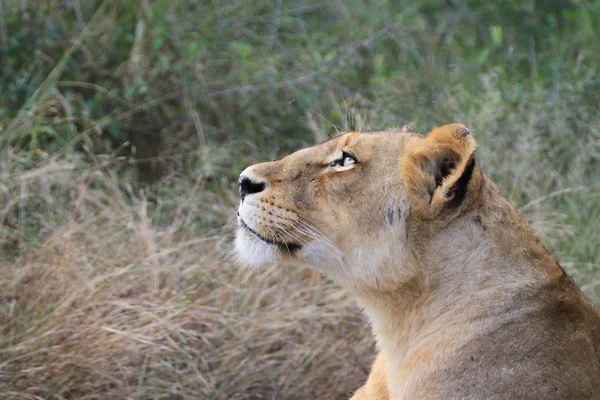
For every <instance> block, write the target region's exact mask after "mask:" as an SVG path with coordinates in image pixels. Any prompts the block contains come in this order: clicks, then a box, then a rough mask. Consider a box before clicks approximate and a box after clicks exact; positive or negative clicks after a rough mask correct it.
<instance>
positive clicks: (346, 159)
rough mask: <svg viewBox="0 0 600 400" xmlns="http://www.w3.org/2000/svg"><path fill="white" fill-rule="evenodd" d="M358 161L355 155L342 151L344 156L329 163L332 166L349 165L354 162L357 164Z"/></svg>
mask: <svg viewBox="0 0 600 400" xmlns="http://www.w3.org/2000/svg"><path fill="white" fill-rule="evenodd" d="M357 162H358V161H356V158H354V156H353V155H352V154H349V153H346V152H345V151H343V152H342V156H341V157H340V158H338V159H336V160H333V161H332V162H330V163H329V165H330V166H331V167H335V166H337V167H348V166H350V165H352V164H356V163H357Z"/></svg>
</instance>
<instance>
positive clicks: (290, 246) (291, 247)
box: [238, 214, 302, 253]
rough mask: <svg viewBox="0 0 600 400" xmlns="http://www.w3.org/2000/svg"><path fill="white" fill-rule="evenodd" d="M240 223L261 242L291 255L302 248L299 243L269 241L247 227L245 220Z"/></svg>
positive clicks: (241, 219)
mask: <svg viewBox="0 0 600 400" xmlns="http://www.w3.org/2000/svg"><path fill="white" fill-rule="evenodd" d="M238 215H239V214H238ZM239 221H240V223H241V225H242V226H243V227H244V228H246V229H247V230H248V231H250V232H251V233H252V234H254V236H256V237H257V238H259V239H260V240H262V241H263V242H265V243H268V244H272V245H275V246H277V247H279V248H280V249H281V250H285V251H288V252H290V253H291V252H293V251H296V250H298V249H300V248H301V247H302V245H300V244H298V243H291V242H279V241H276V240H271V239H268V238H266V237H264V236H262V235H261V234H260V233H258V232H256V231H255V230H254V229H252V228H250V227H249V226H248V225H246V222H244V219H243V218H239Z"/></svg>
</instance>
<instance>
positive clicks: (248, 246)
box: [235, 227, 281, 268]
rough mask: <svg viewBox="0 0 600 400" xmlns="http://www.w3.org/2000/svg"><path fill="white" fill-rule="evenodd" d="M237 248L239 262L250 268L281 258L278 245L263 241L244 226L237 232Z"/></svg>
mask: <svg viewBox="0 0 600 400" xmlns="http://www.w3.org/2000/svg"><path fill="white" fill-rule="evenodd" d="M235 250H236V252H237V256H238V260H239V262H240V263H241V264H242V265H244V266H247V267H249V268H257V267H260V266H262V265H264V264H269V263H273V262H277V261H279V260H280V259H281V257H280V255H279V249H278V248H277V246H276V245H273V244H269V243H266V242H264V241H262V240H261V239H259V238H258V237H256V236H255V235H253V234H252V233H251V232H250V231H248V230H247V229H246V228H244V227H239V228H238V230H237V232H236V235H235Z"/></svg>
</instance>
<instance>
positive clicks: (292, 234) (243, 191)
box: [236, 124, 600, 400]
mask: <svg viewBox="0 0 600 400" xmlns="http://www.w3.org/2000/svg"><path fill="white" fill-rule="evenodd" d="M239 192H240V196H241V198H242V200H241V204H240V206H239V210H238V222H239V229H238V231H237V236H236V248H237V251H238V253H239V256H240V258H241V260H242V261H243V262H245V263H246V264H248V265H250V266H258V265H260V264H262V263H265V262H271V261H277V260H284V259H291V260H295V261H296V262H300V263H303V264H305V265H307V266H309V267H310V268H313V269H315V270H317V271H320V272H324V273H327V274H329V275H331V276H332V277H333V278H334V279H335V280H337V281H338V282H339V283H340V284H342V285H343V286H345V287H346V288H347V289H348V290H349V291H350V292H352V293H353V294H354V295H355V296H356V297H357V299H358V301H359V303H360V304H361V305H362V307H363V308H364V310H365V313H366V314H367V316H368V317H369V319H370V322H371V325H372V328H373V331H374V332H375V335H376V338H377V342H378V345H379V349H380V353H379V356H378V357H377V360H376V361H375V364H374V366H373V369H372V371H371V374H370V376H369V378H368V380H367V382H366V384H365V385H364V386H363V387H362V388H360V389H359V390H358V391H357V392H356V393H355V395H354V397H353V399H371V400H375V399H377V400H383V399H411V400H413V399H546V400H547V399H600V313H599V312H598V311H597V310H596V309H595V308H594V306H593V305H592V304H591V303H590V302H589V301H588V300H587V299H586V298H585V297H584V296H583V294H582V293H581V292H580V291H579V289H578V288H577V287H576V285H575V284H574V283H573V281H572V280H571V278H570V277H569V276H567V275H566V274H565V272H564V271H563V269H562V268H561V267H560V266H559V265H558V264H557V263H556V261H555V260H554V259H553V258H552V257H551V256H550V255H549V254H548V253H547V252H546V250H545V249H544V247H543V246H542V245H541V244H540V242H539V240H538V238H537V237H536V235H535V233H534V232H533V231H532V230H531V228H530V227H529V226H528V225H527V223H526V222H525V221H524V220H523V219H522V218H521V217H520V216H519V215H518V214H517V212H516V211H515V209H514V208H513V207H512V206H511V205H510V204H509V203H508V202H507V201H506V200H505V199H504V198H503V197H502V196H501V195H500V194H499V192H498V189H497V188H496V186H494V184H493V183H492V182H491V181H490V180H489V178H488V177H487V176H486V175H485V174H484V173H483V172H482V170H481V169H480V167H479V166H478V164H477V161H476V159H475V140H474V138H473V135H472V134H471V132H470V131H469V130H468V129H467V128H466V127H465V126H463V125H460V124H451V125H446V126H442V127H439V128H437V129H434V130H433V131H432V132H431V133H430V134H429V135H428V136H422V135H420V134H416V133H413V132H411V131H410V129H402V130H398V131H386V132H372V133H356V132H352V133H346V134H343V135H341V136H338V137H336V138H333V139H331V140H329V141H326V142H324V143H321V144H319V145H317V146H315V147H311V148H308V149H304V150H300V151H297V152H295V153H293V154H291V155H289V156H287V157H285V158H283V159H282V160H280V161H273V162H267V163H261V164H257V165H253V166H251V167H249V168H247V169H246V170H244V171H243V172H242V174H241V176H240V180H239Z"/></svg>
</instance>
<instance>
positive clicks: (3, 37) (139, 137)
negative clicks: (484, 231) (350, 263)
mask: <svg viewBox="0 0 600 400" xmlns="http://www.w3.org/2000/svg"><path fill="white" fill-rule="evenodd" d="M598 20H600V2H598V1H592V0H580V1H577V0H570V1H569V0H552V1H543V2H542V1H533V0H525V1H512V0H511V1H504V2H484V1H459V0H447V1H434V0H420V1H408V0H406V1H404V0H399V1H393V2H392V1H367V0H362V1H359V0H348V1H341V0H338V1H331V0H330V1H294V2H291V1H282V0H279V1H278V0H274V1H262V0H254V1H247V0H242V1H218V2H217V1H192V0H188V1H181V0H169V1H167V0H138V1H132V0H123V1H119V2H110V1H107V2H101V1H92V0H90V1H85V2H84V1H79V0H69V1H64V0H60V1H59V0H47V1H44V0H38V1H31V2H27V1H17V0H1V1H0V397H2V398H11V399H12V398H22V399H39V398H44V399H62V398H77V399H101V398H107V399H109V398H110V399H112V398H132V399H155V398H167V399H185V398H194V399H196V398H207V399H258V398H289V399H294V398H297V399H304V398H332V399H333V398H346V397H347V392H349V391H351V390H354V389H356V388H357V387H358V386H360V385H361V383H362V382H363V381H364V379H365V377H366V372H367V370H368V368H369V363H370V361H371V358H372V355H373V353H374V348H373V342H372V337H371V336H370V332H369V329H368V327H367V326H366V322H365V321H364V320H363V318H362V317H361V315H360V312H359V311H358V310H357V308H356V306H355V305H354V304H353V303H352V301H351V299H349V298H348V297H347V296H346V294H345V293H344V292H342V291H341V290H340V289H339V287H337V286H336V285H335V284H333V283H332V282H330V281H328V280H327V279H326V278H323V277H321V276H318V275H315V274H313V273H309V272H307V271H300V270H297V269H294V268H292V267H290V266H285V265H284V266H274V267H272V268H268V269H265V270H262V271H259V272H247V271H243V270H239V269H238V268H237V267H236V266H235V265H233V264H232V262H231V258H230V256H229V249H230V240H231V235H232V231H233V228H232V226H233V209H234V207H235V205H236V202H237V200H236V195H235V181H236V177H237V175H238V174H239V172H240V171H241V170H242V169H243V168H244V167H245V166H247V165H249V164H251V163H254V162H257V161H263V160H268V159H271V158H278V157H281V156H283V155H285V154H287V153H288V152H290V151H293V150H295V149H297V148H299V147H302V146H307V145H311V144H313V143H315V142H316V141H318V140H321V139H323V138H326V137H327V136H328V135H330V134H331V133H334V132H336V131H337V130H370V129H383V128H394V127H398V126H401V125H404V124H407V123H408V124H412V125H413V126H414V127H415V128H416V129H417V130H419V131H422V132H426V131H427V130H428V129H430V128H432V127H433V126H435V125H438V124H444V123H447V122H452V121H460V122H462V123H465V124H467V125H469V126H471V127H473V128H474V130H475V132H476V138H477V140H478V142H479V150H478V154H479V160H480V162H481V163H482V164H483V166H484V169H485V170H486V172H487V173H488V174H490V175H491V176H492V178H493V179H494V180H495V181H496V182H497V183H498V185H499V187H500V189H501V191H502V193H503V194H504V195H505V196H506V197H507V198H508V199H509V200H510V201H511V202H512V203H513V204H514V205H515V206H516V207H517V208H518V209H519V210H520V211H521V212H522V214H523V215H524V216H525V217H526V218H527V219H528V220H529V221H530V222H531V223H532V224H533V226H534V228H535V229H536V231H537V232H539V234H540V236H541V237H542V239H543V241H544V243H545V245H546V246H547V247H548V249H549V250H550V251H551V252H552V253H553V254H554V255H555V256H556V257H557V258H558V259H559V261H560V262H561V264H562V265H563V267H565V269H566V270H567V271H568V272H569V273H570V274H572V275H573V276H574V278H575V279H576V280H577V281H578V283H579V284H581V285H583V288H584V291H585V292H586V294H587V295H588V296H590V298H592V300H594V301H595V302H596V303H598V302H600V297H599V295H600V246H599V245H598V238H599V237H600V236H599V235H600V180H599V178H598V171H599V170H600V165H599V163H600V113H599V112H598V111H599V110H598V104H600V78H599V75H598V70H599V67H600V52H598V51H597V37H598V36H599V34H600V27H599V26H598V24H597V23H595V22H596V21H598Z"/></svg>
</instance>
